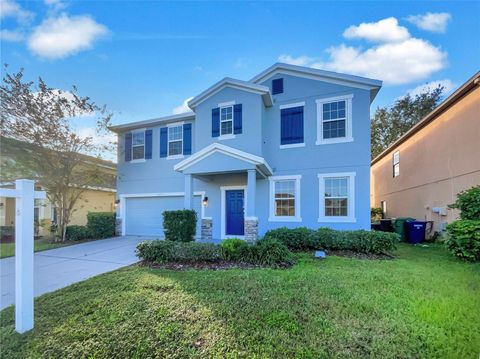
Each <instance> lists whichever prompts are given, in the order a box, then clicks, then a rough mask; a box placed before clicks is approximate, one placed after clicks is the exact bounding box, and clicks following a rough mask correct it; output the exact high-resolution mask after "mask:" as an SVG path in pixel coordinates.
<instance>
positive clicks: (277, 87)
mask: <svg viewBox="0 0 480 359" xmlns="http://www.w3.org/2000/svg"><path fill="white" fill-rule="evenodd" d="M279 93H283V79H275V80H272V95H277V94H279Z"/></svg>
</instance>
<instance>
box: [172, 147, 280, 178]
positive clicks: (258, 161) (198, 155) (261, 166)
mask: <svg viewBox="0 0 480 359" xmlns="http://www.w3.org/2000/svg"><path fill="white" fill-rule="evenodd" d="M214 153H222V154H224V155H226V156H230V157H233V158H237V159H239V160H242V161H245V162H248V163H252V164H254V165H255V166H257V170H258V171H259V172H260V173H261V174H262V175H263V176H264V177H267V176H271V175H272V173H273V172H272V169H271V168H270V166H269V165H268V163H267V161H265V159H264V158H263V157H260V156H255V155H252V154H251V153H248V152H244V151H240V150H237V149H236V148H233V147H229V146H225V145H222V144H221V143H218V142H214V143H212V144H210V145H208V146H207V147H204V148H203V149H201V150H200V151H198V152H195V153H194V154H193V155H192V156H190V157H188V158H187V159H185V160H183V161H181V162H179V163H177V164H176V165H175V166H174V167H173V169H174V170H175V171H179V172H182V171H183V170H185V169H187V168H188V167H190V166H191V165H193V164H195V163H197V162H199V161H201V160H203V159H205V158H207V157H209V156H211V155H212V154H214Z"/></svg>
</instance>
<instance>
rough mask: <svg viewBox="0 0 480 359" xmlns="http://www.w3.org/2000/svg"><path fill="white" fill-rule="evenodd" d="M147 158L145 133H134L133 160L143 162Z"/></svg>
mask: <svg viewBox="0 0 480 359" xmlns="http://www.w3.org/2000/svg"><path fill="white" fill-rule="evenodd" d="M144 158H145V131H144V130H142V131H135V132H133V133H132V160H133V161H135V160H142V159H144Z"/></svg>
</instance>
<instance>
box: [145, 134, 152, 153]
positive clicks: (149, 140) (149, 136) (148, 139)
mask: <svg viewBox="0 0 480 359" xmlns="http://www.w3.org/2000/svg"><path fill="white" fill-rule="evenodd" d="M152 134H153V131H152V130H146V131H145V159H147V160H151V159H152Z"/></svg>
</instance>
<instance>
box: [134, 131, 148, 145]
mask: <svg viewBox="0 0 480 359" xmlns="http://www.w3.org/2000/svg"><path fill="white" fill-rule="evenodd" d="M144 143H145V132H143V131H142V132H134V133H133V135H132V145H133V146H136V145H143V144H144Z"/></svg>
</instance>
